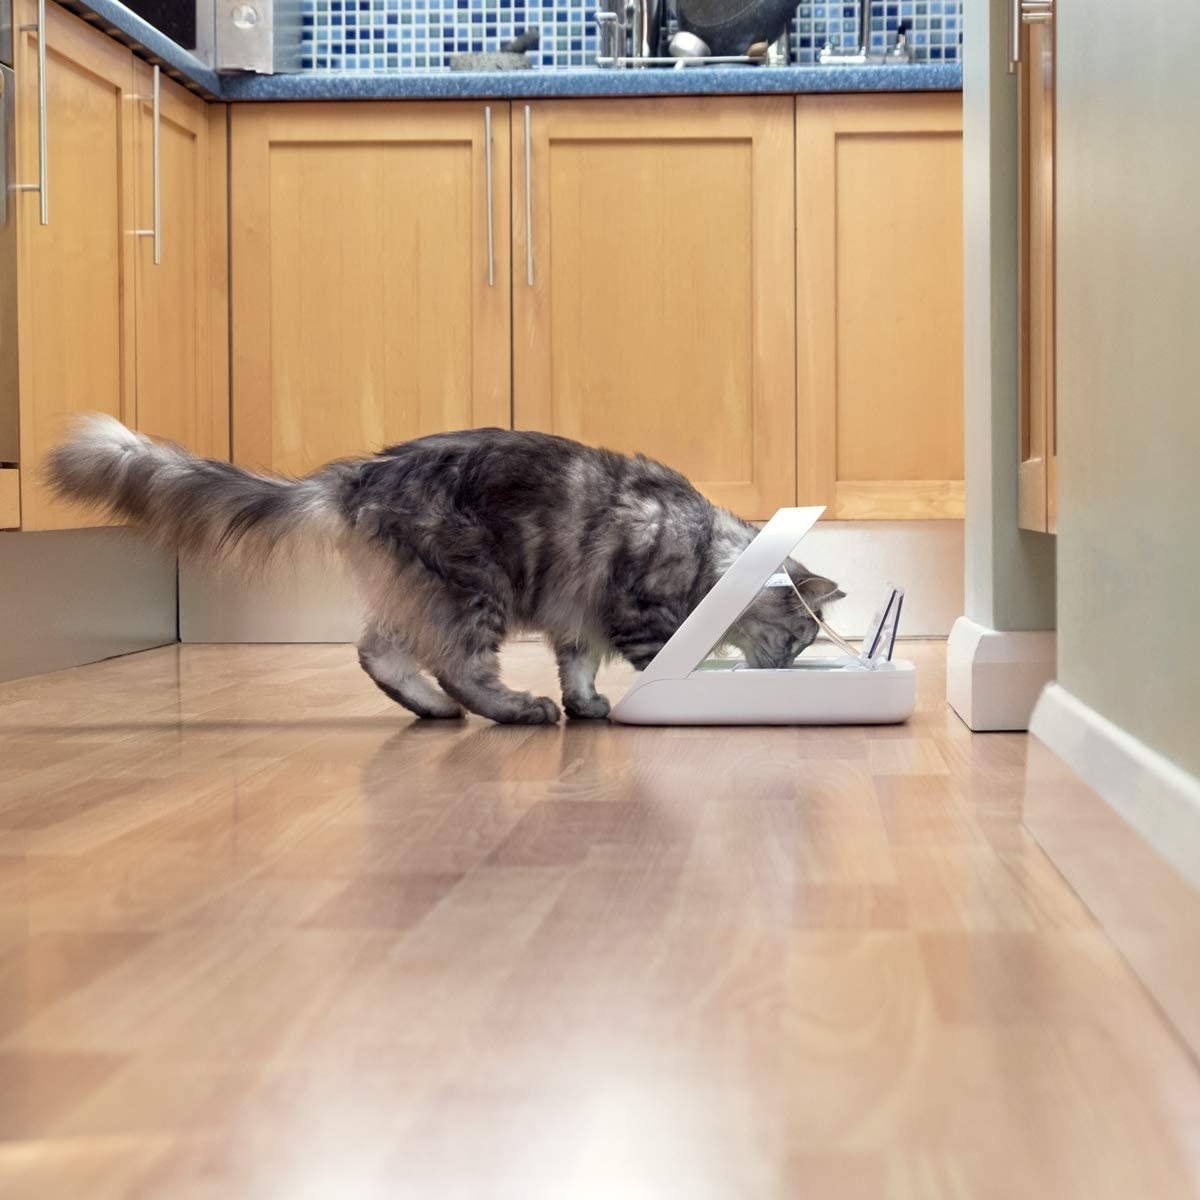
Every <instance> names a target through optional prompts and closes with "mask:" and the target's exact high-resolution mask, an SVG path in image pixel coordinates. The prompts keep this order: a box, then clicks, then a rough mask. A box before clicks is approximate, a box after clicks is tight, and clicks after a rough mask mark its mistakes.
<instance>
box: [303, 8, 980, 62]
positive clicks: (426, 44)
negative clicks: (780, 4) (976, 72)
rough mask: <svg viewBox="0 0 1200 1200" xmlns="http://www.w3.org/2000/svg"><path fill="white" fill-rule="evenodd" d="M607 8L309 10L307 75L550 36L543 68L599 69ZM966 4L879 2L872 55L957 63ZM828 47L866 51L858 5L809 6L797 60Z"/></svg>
mask: <svg viewBox="0 0 1200 1200" xmlns="http://www.w3.org/2000/svg"><path fill="white" fill-rule="evenodd" d="M597 7H598V3H597V0H307V9H308V11H307V12H306V14H305V16H304V57H303V65H304V67H305V68H306V69H308V70H315V71H400V70H411V69H416V70H430V69H434V70H436V69H439V68H444V67H446V65H447V63H448V62H449V59H450V56H451V55H454V54H462V53H466V52H470V51H482V50H496V49H498V48H499V46H500V44H501V43H502V42H506V41H508V40H509V39H511V38H513V37H515V36H516V35H517V34H519V33H522V32H523V31H524V30H526V29H534V28H536V29H538V30H540V31H541V35H542V42H541V47H540V48H539V50H538V51H537V52H536V53H534V54H533V56H532V57H533V58H534V61H535V65H537V66H542V67H589V66H592V65H593V60H594V59H595V57H596V25H595V21H594V19H593V17H594V14H595V12H596V9H597ZM962 9H963V0H871V49H872V50H875V51H881V50H883V49H885V47H889V46H891V45H892V44H893V43H894V42H895V40H896V29H897V27H898V26H899V24H900V22H901V21H907V22H908V24H909V28H910V33H909V44H910V45H911V46H912V47H913V51H914V53H915V55H916V57H917V58H919V59H924V60H926V61H932V62H946V61H950V62H954V61H957V60H958V58H959V56H960V55H961V53H962V21H963V17H962ZM826 40H829V41H831V42H832V43H833V44H834V45H835V46H838V47H841V48H844V49H853V48H855V47H857V46H858V44H859V38H858V3H857V0H854V2H852V3H848V4H831V3H828V2H827V0H802V2H801V3H800V4H798V5H797V7H796V17H795V20H793V22H792V27H791V45H792V60H793V61H794V62H798V63H812V62H815V61H816V57H817V54H818V52H819V51H820V49H821V47H822V46H823V45H824V44H825V42H826Z"/></svg>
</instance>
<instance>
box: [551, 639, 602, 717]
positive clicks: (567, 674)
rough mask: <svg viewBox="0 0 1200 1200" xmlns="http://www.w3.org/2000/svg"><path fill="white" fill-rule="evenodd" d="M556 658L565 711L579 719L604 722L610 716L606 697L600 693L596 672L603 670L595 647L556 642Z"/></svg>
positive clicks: (578, 643)
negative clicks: (597, 686)
mask: <svg viewBox="0 0 1200 1200" xmlns="http://www.w3.org/2000/svg"><path fill="white" fill-rule="evenodd" d="M554 655H555V657H556V658H557V659H558V679H559V682H560V683H561V685H562V698H563V708H564V709H566V712H567V716H568V717H572V718H574V719H575V720H588V719H591V720H603V719H604V718H605V717H607V716H608V713H609V707H610V706H609V703H608V698H607V697H606V696H601V695H600V694H599V693H598V692H597V691H596V672H597V671H598V670H599V669H600V653H599V651H598V650H595V649H593V648H592V647H591V646H588V645H585V644H582V643H580V642H575V641H556V642H555V643H554Z"/></svg>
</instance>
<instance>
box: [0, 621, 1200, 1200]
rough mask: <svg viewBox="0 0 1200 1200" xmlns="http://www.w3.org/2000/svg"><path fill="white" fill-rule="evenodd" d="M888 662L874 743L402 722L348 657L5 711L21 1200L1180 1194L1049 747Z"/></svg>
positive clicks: (165, 672)
mask: <svg viewBox="0 0 1200 1200" xmlns="http://www.w3.org/2000/svg"><path fill="white" fill-rule="evenodd" d="M905 653H906V655H907V656H909V657H914V658H916V659H917V660H918V662H919V666H920V670H921V672H922V683H921V692H922V697H921V702H920V707H919V711H918V714H917V716H916V717H915V718H914V720H913V721H912V722H911V723H910V724H909V725H907V726H905V727H900V728H883V729H867V730H863V729H840V730H821V729H769V730H753V729H742V730H725V731H722V730H682V729H677V730H654V729H631V728H621V727H615V726H609V725H607V724H587V725H574V726H569V727H565V728H558V729H517V728H499V727H496V726H493V725H489V724H487V723H485V722H483V721H480V720H478V719H471V720H469V721H467V722H465V723H457V724H420V723H414V722H413V721H412V720H410V718H409V717H408V716H407V714H405V713H403V712H402V711H400V710H399V709H396V708H394V707H392V706H391V705H390V704H389V703H388V702H387V701H386V700H385V699H384V698H383V697H382V696H380V694H379V693H378V692H376V691H375V690H374V688H372V687H371V686H370V684H369V683H368V682H367V680H366V679H365V678H364V677H363V676H362V675H361V674H360V673H359V671H358V668H357V666H356V665H355V662H354V654H353V651H352V650H351V649H350V648H349V647H343V646H306V647H285V646H255V647H217V646H213V647H203V646H192V647H186V648H182V649H181V648H177V647H171V648H166V649H163V650H158V651H151V652H149V653H146V654H143V655H139V656H136V657H133V658H127V659H122V660H117V661H113V662H109V663H103V664H99V665H97V666H93V667H87V668H82V669H79V670H75V671H69V672H64V673H61V674H58V675H53V676H45V677H42V678H39V679H35V680H29V681H25V682H22V683H15V684H8V685H4V686H2V687H0V746H2V754H0V1078H2V1079H3V1080H4V1086H3V1087H2V1088H0V1194H3V1195H4V1196H37V1197H71V1196H83V1195H86V1196H88V1197H89V1200H93V1198H97V1197H107V1196H138V1197H144V1196H162V1197H170V1198H171V1200H187V1198H191V1197H206V1198H207V1197H218V1196H219V1197H222V1198H224V1197H237V1198H239V1200H244V1198H247V1197H268V1196H269V1197H286V1198H287V1200H293V1198H296V1197H325V1196H331V1197H338V1198H339V1200H340V1198H343V1197H345V1198H351V1200H352V1198H356V1197H388V1198H393V1197H398V1196H422V1197H424V1196H430V1197H437V1198H438V1200H445V1198H447V1197H463V1198H464V1200H466V1198H469V1200H477V1198H480V1197H512V1198H514V1200H527V1198H538V1197H555V1198H556V1200H557V1198H561V1197H572V1198H577V1197H604V1198H605V1200H609V1198H617V1197H621V1198H624V1197H656V1198H657V1197H676V1196H678V1197H686V1198H687V1200H704V1198H708V1197H714V1198H716V1197H719V1198H721V1200H729V1198H737V1200H745V1198H756V1197H800V1196H803V1197H813V1198H814V1200H816V1198H819V1200H839V1198H842V1197H853V1198H856V1200H857V1198H868V1200H879V1198H881V1197H914V1198H915V1197H920V1198H927V1197H954V1198H956V1200H960V1198H962V1197H977V1196H978V1197H988V1198H992V1197H995V1198H996V1200H1012V1198H1017V1197H1019V1198H1020V1200H1035V1198H1040V1197H1047V1198H1049V1197H1054V1198H1055V1200H1061V1198H1063V1197H1087V1198H1088V1200H1098V1198H1102V1197H1103V1198H1108V1197H1112V1198H1113V1200H1117V1198H1120V1200H1130V1198H1132V1197H1154V1198H1155V1200H1168V1198H1173V1197H1184V1196H1194V1195H1195V1194H1196V1191H1197V1188H1198V1187H1200V1136H1198V1135H1200V1075H1198V1074H1197V1069H1196V1065H1195V1062H1194V1061H1193V1060H1192V1059H1191V1058H1190V1057H1189V1055H1188V1053H1187V1052H1186V1050H1185V1049H1184V1048H1183V1046H1182V1044H1181V1043H1180V1042H1179V1040H1178V1039H1177V1038H1176V1036H1175V1034H1174V1033H1173V1031H1172V1028H1171V1027H1170V1025H1169V1024H1168V1023H1167V1022H1166V1020H1165V1019H1164V1018H1163V1017H1162V1016H1161V1014H1160V1013H1159V1011H1158V1010H1157V1008H1156V1007H1155V1006H1154V1004H1153V1003H1152V1002H1151V1000H1150V999H1149V998H1148V997H1147V995H1146V993H1145V992H1144V991H1143V989H1142V987H1141V986H1140V985H1139V983H1138V982H1137V980H1136V979H1135V977H1134V976H1133V975H1132V974H1131V972H1130V970H1129V969H1128V968H1127V967H1126V965H1125V963H1124V960H1123V959H1122V958H1121V957H1120V955H1119V954H1118V953H1117V951H1116V950H1115V948H1114V947H1113V945H1112V944H1111V943H1110V942H1109V940H1108V939H1107V938H1106V936H1105V935H1104V933H1103V932H1102V931H1101V930H1100V928H1099V927H1098V926H1097V925H1096V924H1095V922H1094V921H1093V919H1092V917H1091V915H1090V914H1089V912H1088V910H1087V909H1086V908H1085V907H1084V906H1083V905H1082V903H1081V902H1080V901H1079V899H1078V898H1077V896H1076V895H1075V893H1074V892H1073V891H1072V890H1071V889H1070V888H1069V887H1068V886H1067V884H1066V883H1065V882H1064V880H1063V879H1062V878H1061V876H1060V875H1059V874H1058V873H1057V872H1056V870H1055V869H1054V868H1053V867H1052V865H1051V864H1050V863H1049V862H1048V860H1047V859H1046V858H1045V856H1044V855H1043V854H1042V852H1041V851H1040V850H1039V848H1038V846H1037V844H1036V843H1034V842H1033V840H1032V839H1031V837H1030V836H1029V834H1028V833H1027V832H1026V829H1025V828H1024V826H1023V824H1022V821H1021V816H1022V813H1021V795H1022V784H1023V776H1024V759H1025V739H1024V738H1023V737H1022V736H1017V735H984V736H974V737H973V736H972V735H970V734H969V733H968V732H967V731H966V729H965V728H964V727H963V726H962V725H961V724H959V723H958V721H957V719H956V718H955V717H954V716H953V715H952V714H950V713H949V712H948V711H947V709H946V707H945V705H944V703H943V701H942V694H943V684H942V678H941V662H942V658H943V654H944V648H943V647H942V646H940V645H934V644H928V645H916V646H909V647H906V650H905ZM509 666H510V671H509V675H510V678H511V679H513V680H515V681H518V682H521V683H524V684H537V683H540V685H541V686H542V687H543V688H548V687H549V684H550V680H551V679H552V677H553V674H552V670H551V666H550V663H549V660H548V658H547V657H546V656H545V655H544V653H543V652H542V651H541V649H540V648H539V647H536V646H532V645H528V644H526V645H519V646H516V647H514V648H513V650H512V653H511V654H510V656H509ZM609 682H610V684H611V687H610V689H609V690H610V693H611V694H612V695H613V696H614V697H615V696H616V695H617V694H619V692H620V688H621V687H622V686H624V684H625V682H627V676H625V675H624V673H623V672H621V671H614V672H613V673H612V675H611V677H610V681H609Z"/></svg>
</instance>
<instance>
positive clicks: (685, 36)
mask: <svg viewBox="0 0 1200 1200" xmlns="http://www.w3.org/2000/svg"><path fill="white" fill-rule="evenodd" d="M670 50H671V57H672V58H708V57H709V56H710V55H711V54H712V50H710V49H709V46H708V43H707V42H706V41H705V40H704V39H703V38H698V37H697V36H696V35H695V34H694V33H688V32H687V31H686V30H683V29H681V30H680V31H679V32H678V33H677V34H675V36H674V37H673V38H671V45H670Z"/></svg>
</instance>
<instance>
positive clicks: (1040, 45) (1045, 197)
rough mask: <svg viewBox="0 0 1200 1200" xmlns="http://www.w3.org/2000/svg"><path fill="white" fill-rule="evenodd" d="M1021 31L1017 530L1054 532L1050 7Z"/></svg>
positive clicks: (1052, 49) (1055, 432)
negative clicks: (1019, 418) (1019, 443)
mask: <svg viewBox="0 0 1200 1200" xmlns="http://www.w3.org/2000/svg"><path fill="white" fill-rule="evenodd" d="M1043 16H1044V17H1045V18H1046V19H1039V20H1038V21H1037V22H1036V23H1035V24H1030V25H1026V24H1023V25H1022V28H1021V66H1020V86H1019V96H1020V110H1021V122H1020V125H1021V144H1020V156H1019V158H1020V170H1021V218H1020V220H1021V250H1020V314H1021V353H1020V359H1021V365H1020V390H1021V400H1020V414H1021V428H1020V438H1021V447H1020V456H1021V458H1020V470H1019V474H1018V477H1017V478H1018V492H1017V496H1018V513H1019V521H1020V525H1021V528H1022V529H1032V530H1036V531H1038V532H1041V533H1053V532H1054V531H1055V529H1056V527H1057V516H1058V504H1057V499H1058V455H1057V444H1056V443H1057V428H1056V424H1057V423H1056V420H1055V389H1054V21H1053V9H1050V10H1047V11H1046V13H1045V14H1041V13H1039V17H1043Z"/></svg>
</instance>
